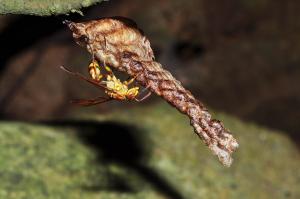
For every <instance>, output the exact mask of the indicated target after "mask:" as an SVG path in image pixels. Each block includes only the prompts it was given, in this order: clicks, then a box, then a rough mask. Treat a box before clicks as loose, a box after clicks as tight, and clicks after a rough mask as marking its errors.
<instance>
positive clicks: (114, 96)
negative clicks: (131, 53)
mask: <svg viewBox="0 0 300 199" xmlns="http://www.w3.org/2000/svg"><path fill="white" fill-rule="evenodd" d="M102 67H103V68H104V69H105V71H106V73H105V74H102V73H101V66H100V65H99V63H98V62H97V61H96V60H93V61H92V62H91V63H90V64H89V66H88V69H89V74H90V76H91V78H92V79H89V78H87V77H85V76H83V75H82V74H80V73H78V72H73V71H71V70H69V69H67V68H66V67H64V66H61V69H63V70H64V71H65V72H67V73H69V74H71V75H73V76H75V77H77V78H79V79H82V80H84V81H86V82H88V83H90V84H92V85H94V86H96V87H98V88H100V89H102V90H104V92H105V93H106V94H107V96H108V97H103V96H99V97H96V98H93V99H77V100H72V101H71V103H73V104H78V105H82V106H91V105H96V104H101V103H104V102H107V101H110V100H119V101H123V100H127V101H132V100H135V101H137V102H141V101H143V100H145V99H146V98H148V97H149V96H150V95H151V92H148V94H147V95H145V96H144V97H142V98H141V99H138V95H139V94H140V92H139V90H140V88H139V87H132V88H129V86H130V85H131V84H132V83H133V82H134V80H135V79H136V77H137V76H135V77H133V78H131V79H129V80H126V81H121V80H120V79H118V78H117V77H116V76H115V75H114V73H113V71H112V70H111V68H110V67H109V66H106V65H105V64H104V65H103V66H102Z"/></svg>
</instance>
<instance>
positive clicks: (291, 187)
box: [0, 103, 300, 199]
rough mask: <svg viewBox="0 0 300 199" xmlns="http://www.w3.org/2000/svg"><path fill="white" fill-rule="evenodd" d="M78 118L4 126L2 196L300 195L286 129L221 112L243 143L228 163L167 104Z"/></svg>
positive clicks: (299, 164) (215, 198)
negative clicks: (226, 164)
mask: <svg viewBox="0 0 300 199" xmlns="http://www.w3.org/2000/svg"><path fill="white" fill-rule="evenodd" d="M77 116H78V118H80V119H78V118H77V119H76V118H74V119H70V120H68V121H62V122H49V123H44V124H27V123H19V122H1V123H0V176H1V181H0V198H5V199H13V198H22V199H25V198H26V199H27V198H28V199H32V198H34V199H41V198H47V199H48V198H55V199H56V198H72V199H76V198H78V199H79V198H81V199H85V198H86V199H87V198H89V199H96V198H104V199H110V198H112V199H120V198H141V199H142V198H146V199H147V198H149V199H151V198H155V199H156V198H175V199H176V198H192V199H194V198H206V199H210V198H211V199H220V198H221V199H226V198H228V199H235V198H236V199H240V198H245V199H247V198H249V199H253V198H260V199H264V198H295V199H296V198H300V189H299V187H300V169H299V168H300V158H299V151H298V149H297V148H296V147H295V146H294V144H293V143H292V142H291V141H290V140H289V138H287V137H286V136H285V135H284V134H282V133H278V132H273V131H270V130H267V129H264V128H261V127H257V126H256V125H253V124H244V123H243V122H241V121H239V120H237V119H235V118H232V117H229V116H227V115H224V114H216V115H215V116H216V117H217V118H218V119H221V120H222V121H224V123H225V126H226V127H227V128H229V129H230V130H231V131H232V132H234V135H235V136H236V137H237V139H238V140H239V143H240V148H239V149H238V151H237V152H236V153H235V154H234V159H235V160H234V163H233V165H232V167H230V168H225V167H223V166H222V165H221V164H220V163H219V162H218V161H217V158H216V157H214V156H213V155H212V154H211V153H210V151H209V150H208V149H207V148H206V147H205V146H204V145H203V143H202V142H201V141H200V140H199V139H198V138H197V136H196V135H195V134H194V133H193V130H192V127H190V126H189V121H188V119H187V118H186V117H185V116H183V115H181V114H180V113H178V112H177V111H176V110H174V109H173V108H172V107H170V106H169V105H167V104H165V103H162V104H156V105H152V106H149V107H142V108H134V109H128V110H120V111H116V112H113V113H111V114H103V115H90V114H89V115H87V114H86V115H77ZM122 155H124V156H122Z"/></svg>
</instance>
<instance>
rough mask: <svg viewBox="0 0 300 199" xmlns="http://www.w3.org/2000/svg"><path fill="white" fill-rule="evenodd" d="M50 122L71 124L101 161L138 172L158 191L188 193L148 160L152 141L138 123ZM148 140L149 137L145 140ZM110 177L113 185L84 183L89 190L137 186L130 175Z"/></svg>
mask: <svg viewBox="0 0 300 199" xmlns="http://www.w3.org/2000/svg"><path fill="white" fill-rule="evenodd" d="M42 124H46V125H49V126H57V127H70V128H75V129H76V130H77V136H78V137H79V138H80V140H82V141H83V142H84V143H85V144H86V145H87V146H89V147H91V148H92V149H93V150H94V151H95V152H96V153H97V157H98V163H99V164H109V163H116V164H118V165H120V166H122V167H126V168H127V169H129V170H132V171H134V172H135V173H137V174H138V175H139V176H140V177H141V178H142V179H144V180H145V181H146V182H148V183H150V184H151V185H152V186H153V187H154V188H155V189H156V190H157V191H159V192H160V193H162V194H164V195H166V196H167V197H168V198H172V199H183V198H184V197H183V196H182V195H181V194H180V193H179V192H178V191H177V190H176V189H175V188H174V187H172V185H171V184H169V183H168V182H167V180H166V179H164V178H163V177H162V176H160V175H159V173H157V172H156V171H155V170H153V169H151V168H149V167H148V166H146V165H145V164H144V162H147V157H149V152H150V150H149V148H148V149H147V146H149V143H147V144H145V142H146V141H147V142H149V140H146V139H145V138H144V137H142V136H144V135H143V132H141V131H139V130H138V129H136V127H134V126H129V125H125V124H121V123H115V122H96V121H76V120H75V121H51V122H42ZM144 140H145V141H144ZM107 175H108V176H109V178H110V183H111V184H110V185H109V187H105V188H104V187H101V186H98V185H94V186H87V187H83V188H84V189H85V190H89V191H101V190H103V189H106V190H107V189H108V190H114V191H118V192H131V191H134V190H136V189H135V188H134V187H130V186H129V185H128V183H127V181H128V179H122V178H120V177H118V176H114V175H110V174H109V173H108V174H107Z"/></svg>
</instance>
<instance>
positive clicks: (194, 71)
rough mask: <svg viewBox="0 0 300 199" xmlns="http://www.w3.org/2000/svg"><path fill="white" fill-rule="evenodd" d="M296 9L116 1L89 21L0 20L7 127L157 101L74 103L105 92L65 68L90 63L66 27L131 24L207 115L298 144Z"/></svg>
mask: <svg viewBox="0 0 300 199" xmlns="http://www.w3.org/2000/svg"><path fill="white" fill-rule="evenodd" d="M299 10H300V2H299V1H296V0H285V1H279V0H278V1H271V0H264V1H261V0H253V1H249V0H227V1H217V0H197V1H196V0H190V1H179V0H162V1H148V0H145V1H140V0H131V1H125V0H114V1H109V2H103V3H101V4H99V5H97V6H93V7H91V8H88V9H85V10H83V13H84V14H85V16H83V17H82V16H79V15H73V14H72V15H70V16H57V17H47V18H44V17H34V16H0V41H1V42H0V44H1V48H0V113H1V119H5V120H26V121H28V120H29V121H39V120H50V119H57V118H66V117H68V116H70V115H71V114H72V113H73V111H74V109H76V110H80V111H86V110H87V111H92V112H105V111H111V110H112V109H116V108H119V107H122V108H124V107H125V108H126V107H132V106H147V105H149V104H151V103H152V102H153V101H155V100H161V99H159V98H155V97H151V98H150V99H148V100H147V101H145V102H143V103H141V104H138V105H137V104H129V103H117V102H113V103H109V104H105V105H100V106H95V107H92V108H87V109H84V108H78V107H74V106H72V105H70V104H69V100H70V99H73V98H89V97H94V96H98V95H99V91H98V90H95V89H93V88H91V86H90V85H87V84H85V83H83V82H79V81H78V80H76V79H74V78H71V77H69V76H68V75H67V74H65V73H64V72H63V71H61V70H60V69H59V66H60V65H65V66H68V67H71V68H72V69H73V70H77V71H81V72H82V73H85V74H87V65H88V63H89V61H90V59H91V56H90V55H89V54H88V53H87V51H86V50H85V49H83V48H81V47H79V46H77V45H76V44H75V42H74V41H73V39H72V36H71V33H70V31H69V30H68V29H67V27H65V26H64V25H63V24H62V20H64V19H70V20H74V21H84V20H89V19H97V18H100V17H105V16H125V17H129V18H131V19H133V20H135V21H136V22H137V24H138V25H139V27H140V28H141V29H143V30H144V32H145V34H146V35H147V37H148V38H149V39H150V41H151V45H152V48H153V49H154V51H155V54H156V59H157V60H158V61H159V62H161V63H162V64H163V66H164V67H165V68H166V69H167V70H169V71H170V72H171V73H172V74H174V76H176V78H178V79H179V80H180V81H181V82H182V83H183V85H184V86H185V87H187V88H188V89H190V90H191V91H192V93H193V94H195V95H196V97H197V98H199V99H201V100H202V101H203V102H204V103H205V104H206V105H207V106H208V107H210V108H212V109H214V110H218V111H223V112H226V113H229V114H231V115H234V116H236V117H238V118H241V119H243V120H246V121H251V122H255V123H259V124H262V125H264V126H267V127H270V128H275V129H279V130H283V131H285V132H287V133H288V134H289V135H290V136H291V137H292V139H293V140H294V141H296V142H298V141H299V140H300V139H299V138H300V136H299V127H300V123H299V119H300V112H299V110H300V89H299V85H300V68H299V63H300V56H299V53H300V14H299ZM298 143H299V142H298Z"/></svg>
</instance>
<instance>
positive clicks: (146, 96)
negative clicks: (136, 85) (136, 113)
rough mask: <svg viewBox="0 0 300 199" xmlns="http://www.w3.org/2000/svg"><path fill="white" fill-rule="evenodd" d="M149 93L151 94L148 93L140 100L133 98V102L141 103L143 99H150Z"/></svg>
mask: <svg viewBox="0 0 300 199" xmlns="http://www.w3.org/2000/svg"><path fill="white" fill-rule="evenodd" d="M151 93H152V92H151V91H149V92H148V93H147V95H145V96H144V97H142V98H141V99H137V98H134V100H135V101H137V102H142V101H144V100H145V99H147V98H148V97H150V95H151Z"/></svg>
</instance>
